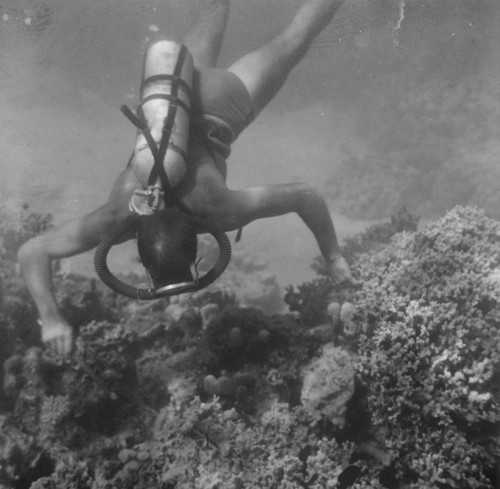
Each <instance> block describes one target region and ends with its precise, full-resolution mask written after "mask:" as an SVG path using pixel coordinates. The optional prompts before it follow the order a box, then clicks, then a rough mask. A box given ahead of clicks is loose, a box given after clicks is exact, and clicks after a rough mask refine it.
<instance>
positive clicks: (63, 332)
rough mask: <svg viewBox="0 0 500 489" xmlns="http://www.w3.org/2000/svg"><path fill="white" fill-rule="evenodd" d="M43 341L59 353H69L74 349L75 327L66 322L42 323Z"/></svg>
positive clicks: (50, 348)
mask: <svg viewBox="0 0 500 489" xmlns="http://www.w3.org/2000/svg"><path fill="white" fill-rule="evenodd" d="M39 322H40V325H41V327H42V342H43V343H44V344H45V346H46V347H47V348H48V349H49V350H51V351H53V352H54V353H58V354H59V355H69V354H70V353H71V350H72V349H73V328H72V327H71V326H69V325H68V324H67V323H64V322H60V321H58V322H52V323H42V322H41V321H39Z"/></svg>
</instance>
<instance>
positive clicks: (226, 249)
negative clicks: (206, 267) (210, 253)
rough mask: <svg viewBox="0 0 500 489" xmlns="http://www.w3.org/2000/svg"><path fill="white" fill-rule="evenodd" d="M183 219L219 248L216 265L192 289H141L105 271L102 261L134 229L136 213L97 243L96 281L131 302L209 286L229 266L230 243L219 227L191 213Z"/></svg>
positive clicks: (184, 287) (106, 268)
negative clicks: (98, 280) (97, 279)
mask: <svg viewBox="0 0 500 489" xmlns="http://www.w3.org/2000/svg"><path fill="white" fill-rule="evenodd" d="M185 217H186V219H188V220H189V221H190V222H191V223H192V224H193V225H194V226H196V228H197V231H198V232H206V233H209V234H211V235H212V236H213V237H214V238H215V240H216V241H217V243H218V245H219V248H220V253H219V259H218V261H217V263H216V264H215V265H214V266H213V268H212V269H211V270H210V271H209V272H208V273H206V274H205V275H204V276H203V277H201V278H200V279H198V280H196V281H195V282H193V284H192V286H188V287H186V285H185V284H184V285H180V286H179V287H175V286H174V287H172V288H170V289H169V290H167V291H165V290H163V291H161V292H157V291H156V290H155V289H143V288H138V287H134V286H132V285H129V284H126V283H124V282H122V281H121V280H119V279H118V278H117V277H115V275H113V273H112V272H111V271H110V270H109V268H108V265H107V263H106V259H107V256H108V253H109V251H110V249H111V248H112V246H113V245H114V244H115V243H117V242H118V241H119V239H120V238H121V237H122V236H123V235H124V234H125V233H127V232H130V231H132V230H133V229H134V228H136V227H137V224H138V221H139V219H140V216H139V215H138V214H130V215H129V216H127V218H126V219H125V220H124V221H123V223H122V224H120V225H119V226H117V227H116V228H115V229H114V230H113V231H111V232H110V233H108V234H107V235H106V236H104V238H103V239H102V240H101V242H100V243H99V245H98V247H97V249H96V251H95V255H94V266H95V269H96V272H97V275H98V276H99V278H100V279H101V280H102V281H103V282H104V283H105V284H106V285H107V286H108V287H109V288H110V289H113V290H114V291H115V292H118V293H119V294H122V295H124V296H126V297H130V298H131V299H139V300H153V299H158V298H160V297H165V296H171V295H176V294H180V293H184V292H195V291H197V290H200V289H203V288H205V287H207V286H208V285H210V284H211V283H212V282H214V281H215V280H217V279H218V278H219V277H220V276H221V275H222V273H223V272H224V270H225V269H226V267H227V266H228V265H229V262H230V260H231V242H230V241H229V239H228V237H227V236H226V234H225V233H224V231H223V230H222V228H220V227H219V226H218V225H217V224H214V223H212V222H210V221H207V220H206V219H204V218H202V217H199V216H195V215H192V214H185Z"/></svg>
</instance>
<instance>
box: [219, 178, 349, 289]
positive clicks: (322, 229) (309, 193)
mask: <svg viewBox="0 0 500 489" xmlns="http://www.w3.org/2000/svg"><path fill="white" fill-rule="evenodd" d="M228 199H229V201H228V202H227V203H226V205H225V207H226V208H228V209H231V216H230V219H232V222H230V223H227V225H226V227H227V228H230V229H237V228H239V227H242V226H245V225H246V224H249V223H250V222H252V221H255V220H257V219H263V218H267V217H276V216H281V215H284V214H288V213H292V212H295V213H297V214H298V215H299V217H300V218H301V219H302V221H304V223H305V224H306V226H307V227H308V228H309V229H310V231H311V232H312V234H313V235H314V237H315V238H316V242H317V243H318V246H319V249H320V251H321V254H322V255H323V257H324V259H325V261H326V263H327V266H328V269H329V272H330V277H331V279H332V281H333V282H334V283H338V284H350V285H355V284H356V282H355V280H354V279H353V277H352V275H351V271H350V269H349V266H348V264H347V262H346V260H345V259H344V257H343V256H342V255H341V253H340V247H339V243H338V240H337V235H336V233H335V228H334V225H333V221H332V218H331V216H330V212H329V211H328V207H327V205H326V202H325V200H324V199H323V197H322V196H321V194H320V192H319V191H318V190H316V189H315V188H314V187H313V186H311V185H308V184H302V183H295V184H285V185H267V186H262V187H252V188H247V189H244V190H237V191H230V192H229V194H228Z"/></svg>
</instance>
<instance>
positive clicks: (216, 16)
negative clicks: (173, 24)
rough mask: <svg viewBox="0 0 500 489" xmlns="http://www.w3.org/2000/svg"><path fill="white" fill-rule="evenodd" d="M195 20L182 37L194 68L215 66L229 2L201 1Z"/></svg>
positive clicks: (225, 0)
mask: <svg viewBox="0 0 500 489" xmlns="http://www.w3.org/2000/svg"><path fill="white" fill-rule="evenodd" d="M200 3H202V4H203V5H202V6H200V7H199V10H198V12H197V17H196V19H195V20H194V21H193V22H192V23H191V25H190V26H189V28H188V30H187V31H186V32H185V34H184V36H183V37H182V43H183V44H185V45H186V47H187V48H188V49H189V51H190V52H191V54H192V55H193V59H194V64H195V65H196V66H215V63H216V61H217V57H218V56H219V52H220V48H221V45H222V39H223V37H224V32H225V30H226V24H227V17H228V14H229V0H202V2H200Z"/></svg>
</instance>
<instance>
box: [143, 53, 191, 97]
mask: <svg viewBox="0 0 500 489" xmlns="http://www.w3.org/2000/svg"><path fill="white" fill-rule="evenodd" d="M182 48H184V46H182ZM182 48H181V52H180V53H179V60H180V57H181V56H183V54H182ZM184 56H185V54H184ZM182 63H184V59H183V60H182ZM174 69H175V68H174ZM181 69H182V64H181ZM157 81H171V82H172V84H173V85H177V86H180V87H181V88H182V89H183V90H184V92H186V95H187V96H188V97H189V99H190V101H191V105H192V102H193V101H192V94H191V87H190V86H189V84H188V83H187V82H186V80H183V79H182V78H181V77H180V70H179V72H177V73H175V72H174V74H173V75H166V74H160V75H152V76H149V77H148V78H146V79H144V80H143V82H142V83H141V88H140V93H141V97H142V94H143V93H144V88H145V87H146V85H149V84H150V83H155V82H157Z"/></svg>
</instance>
